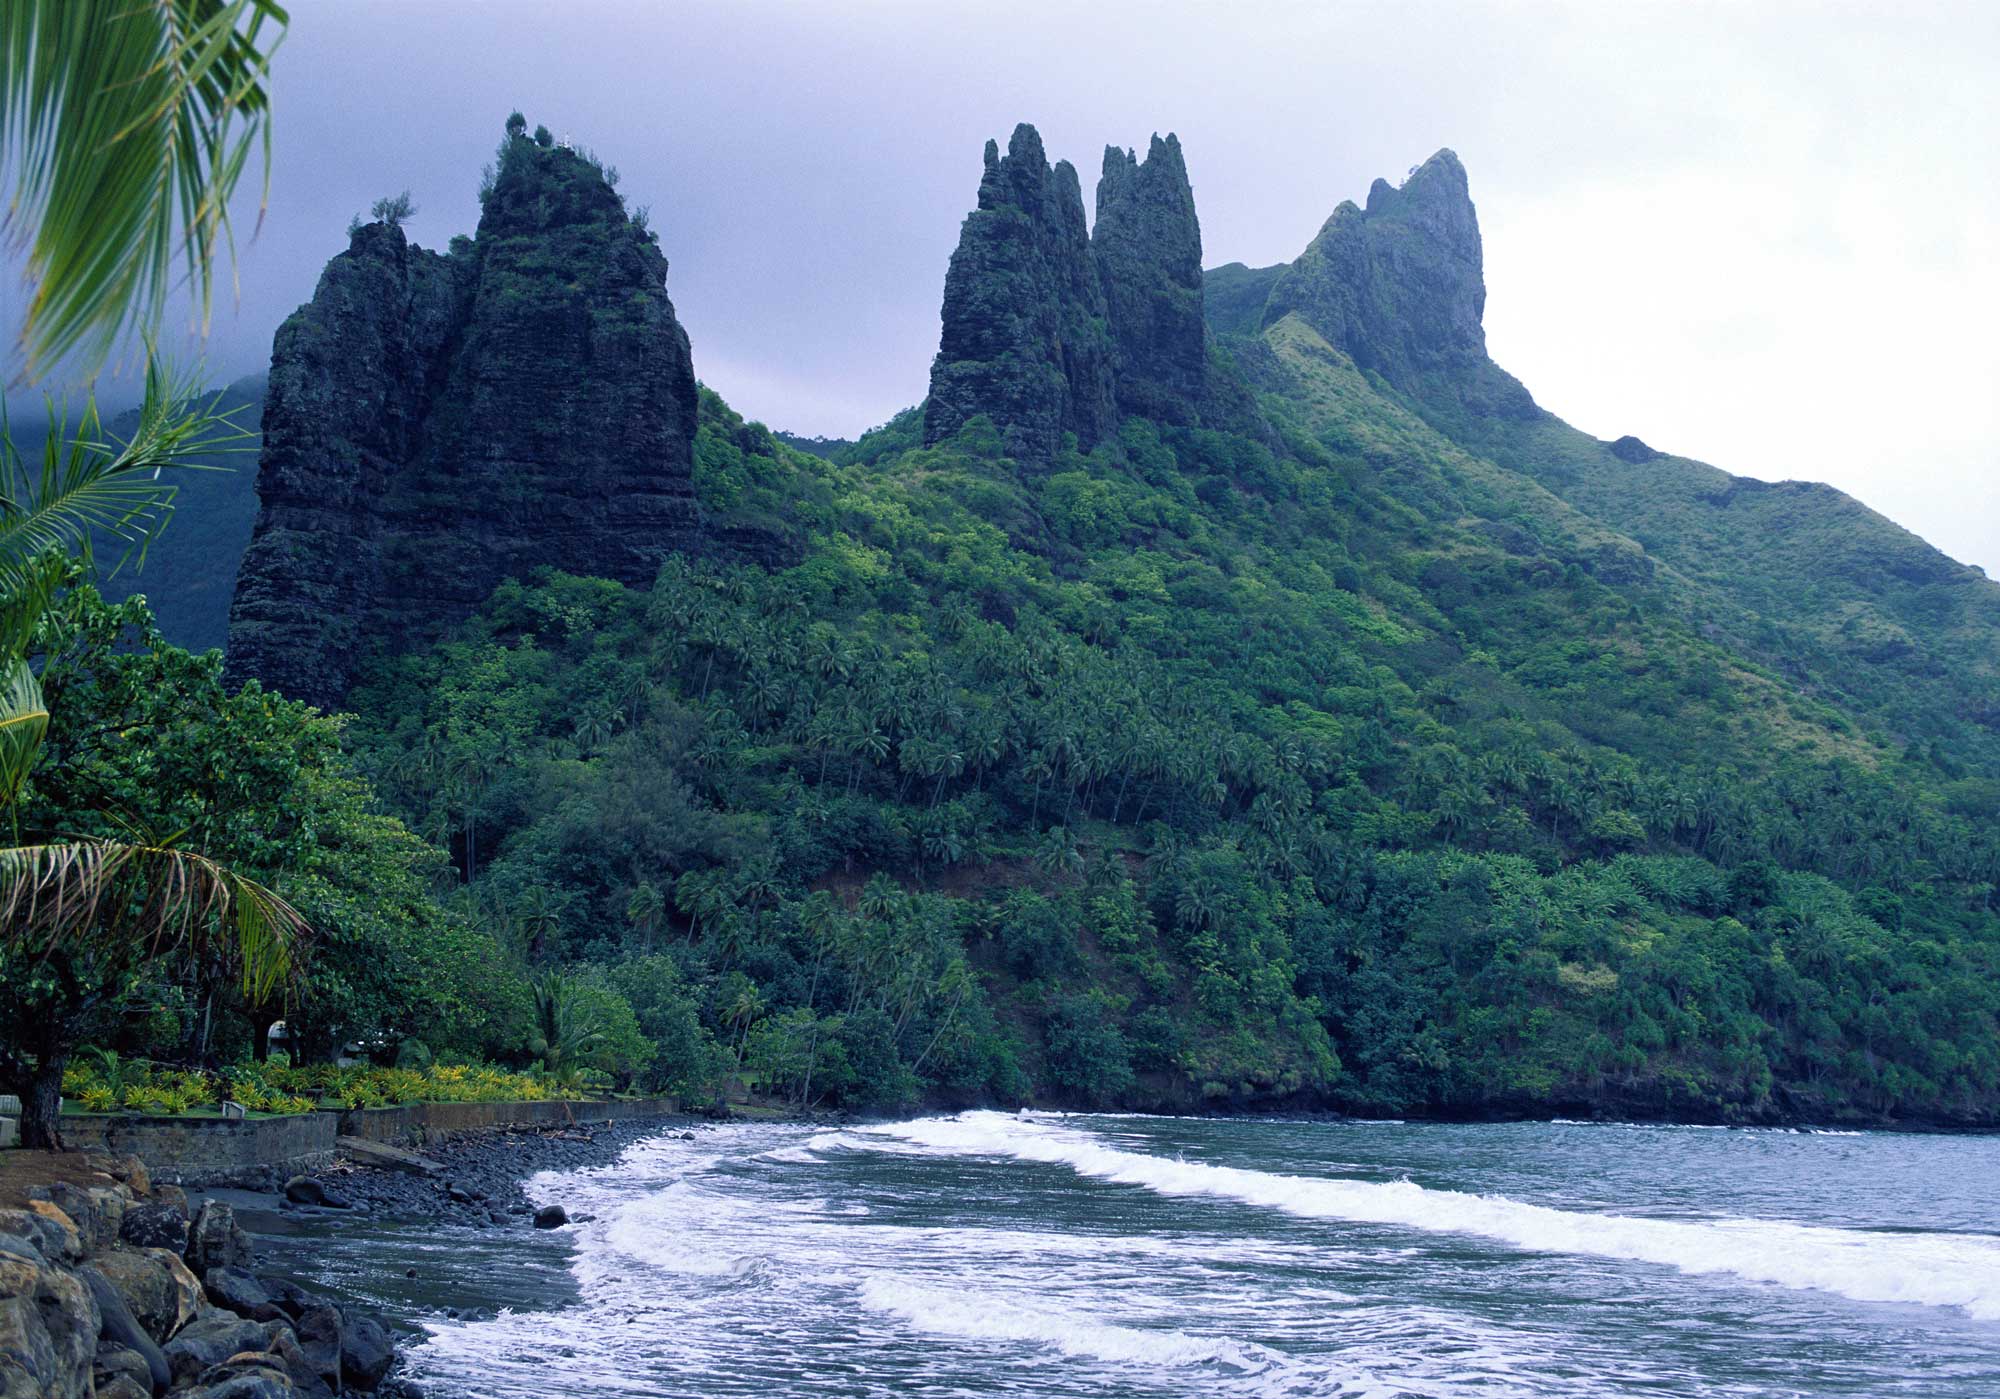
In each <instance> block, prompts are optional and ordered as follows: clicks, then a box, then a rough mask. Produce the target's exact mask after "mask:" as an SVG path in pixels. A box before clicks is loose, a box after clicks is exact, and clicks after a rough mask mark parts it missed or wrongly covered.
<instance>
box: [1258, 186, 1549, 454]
mask: <svg viewBox="0 0 2000 1399" xmlns="http://www.w3.org/2000/svg"><path fill="white" fill-rule="evenodd" d="M1485 311H1486V280H1485V275H1484V272H1483V270H1482V257H1481V251H1480V241H1479V219H1478V216H1477V215H1476V214H1475V213H1474V212H1473V207H1472V195H1471V190H1470V187H1469V185H1468V184H1467V181H1466V177H1465V167H1464V166H1463V165H1461V164H1459V160H1458V157H1457V156H1456V155H1454V154H1452V152H1450V151H1448V150H1444V151H1439V152H1438V153H1437V154H1436V155H1434V156H1432V157H1431V158H1430V159H1429V160H1427V161H1425V162H1424V163H1423V165H1421V166H1419V167H1418V168H1417V169H1416V170H1414V171H1412V172H1411V173H1410V177H1409V178H1408V179H1407V180H1405V181H1404V182H1403V185H1402V187H1401V188H1400V189H1398V188H1396V187H1394V186H1392V185H1390V184H1389V183H1388V182H1387V181H1386V180H1377V181H1376V182H1375V183H1374V185H1373V186H1372V187H1371V188H1370V189H1369V191H1368V207H1367V208H1366V209H1365V210H1364V209H1359V208H1356V207H1355V206H1354V205H1353V204H1351V203H1343V204H1342V205H1341V206H1340V207H1339V208H1337V209H1335V210H1334V211H1333V217H1331V218H1329V219H1328V220H1327V221H1326V224H1325V226H1324V227H1322V228H1321V229H1320V231H1319V236H1318V237H1316V238H1314V239H1313V241H1312V243H1311V245H1310V246H1309V247H1307V249H1306V250H1305V252H1304V253H1303V254H1302V255H1301V256H1300V257H1299V259H1298V261H1296V262H1294V263H1293V264H1292V265H1291V267H1290V268H1289V269H1287V270H1286V271H1285V272H1284V273H1283V274H1282V275H1281V276H1279V278H1278V279H1277V282H1276V284H1275V285H1274V286H1273V287H1272V289H1271V295H1270V299H1269V300H1268V301H1267V302H1266V303H1265V307H1264V323H1265V324H1266V325H1269V324H1271V323H1272V322H1274V321H1277V320H1280V319H1282V318H1283V317H1285V316H1287V315H1291V314H1294V313H1296V314H1297V315H1299V316H1300V317H1301V318H1302V319H1304V320H1305V321H1306V322H1307V323H1308V324H1310V325H1311V326H1312V327H1313V329H1315V330H1317V331H1318V332H1319V333H1320V334H1321V335H1322V336H1324V337H1325V338H1326V340H1327V341H1328V343H1330V344H1333V345H1336V346H1338V347H1340V348H1341V349H1343V350H1345V351H1347V352H1348V353H1349V354H1350V355H1352V356H1353V357H1354V361H1355V363H1356V364H1358V365H1360V366H1361V367H1362V368H1364V369H1370V370H1373V371H1375V372H1376V373H1378V374H1380V375H1381V376H1382V377H1383V378H1384V379H1386V380H1388V381H1389V382H1390V383H1391V384H1393V385H1395V386H1396V387H1397V388H1399V389H1401V390H1403V391H1404V392H1406V393H1409V394H1411V395H1412V396H1414V397H1417V398H1420V399H1424V400H1427V401H1431V402H1437V401H1439V400H1444V401H1448V402H1455V403H1457V404H1458V405H1460V406H1462V407H1464V408H1465V409H1467V410H1469V411H1472V412H1474V413H1476V414H1479V415H1482V416H1493V417H1516V418H1518V417H1531V416H1533V415H1534V414H1535V413H1536V412H1538V411H1539V410H1537V409H1536V407H1535V404H1534V400H1533V399H1532V398H1530V397H1529V396H1528V391H1527V390H1526V389H1524V388H1523V387H1521V384H1520V383H1519V381H1517V380H1516V379H1514V378H1513V376H1511V375H1509V374H1508V373H1506V372H1505V371H1504V370H1502V369H1501V368H1500V367H1499V366H1497V365H1495V364H1494V363H1493V362H1492V360H1490V359H1488V358H1487V356H1486V331H1485V328H1484V326H1483V324H1482V318H1483V316H1484V315H1485Z"/></svg>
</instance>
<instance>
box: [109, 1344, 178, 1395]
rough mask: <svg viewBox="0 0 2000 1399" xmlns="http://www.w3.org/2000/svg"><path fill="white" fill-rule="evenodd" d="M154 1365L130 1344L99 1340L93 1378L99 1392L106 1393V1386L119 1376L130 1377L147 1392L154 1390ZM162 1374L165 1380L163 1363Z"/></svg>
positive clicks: (163, 1365)
mask: <svg viewBox="0 0 2000 1399" xmlns="http://www.w3.org/2000/svg"><path fill="white" fill-rule="evenodd" d="M153 1374H154V1372H153V1365H152V1361H151V1360H149V1359H148V1358H147V1357H146V1356H144V1355H141V1354H140V1353H139V1352H138V1351H136V1350H133V1349H132V1348H131V1347H129V1346H121V1345H119V1344H118V1343H117V1342H116V1341H99V1342H98V1343H97V1358H96V1359H95V1360H94V1361H93V1362H92V1363H91V1378H92V1380H93V1381H95V1383H96V1385H97V1392H98V1393H99V1394H100V1395H101V1394H103V1393H104V1387H105V1386H106V1385H107V1384H110V1383H111V1382H112V1381H113V1380H115V1379H118V1378H121V1377H122V1378H126V1379H130V1380H131V1381H132V1382H133V1383H135V1384H137V1385H138V1386H139V1387H140V1389H141V1391H142V1392H144V1393H146V1394H151V1393H152V1392H153ZM160 1376H161V1378H162V1379H163V1380H164V1379H165V1377H166V1368H165V1364H164V1362H163V1363H162V1365H161V1370H160Z"/></svg>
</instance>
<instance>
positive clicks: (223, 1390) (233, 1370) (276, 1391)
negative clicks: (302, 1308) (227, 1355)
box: [185, 1356, 294, 1399]
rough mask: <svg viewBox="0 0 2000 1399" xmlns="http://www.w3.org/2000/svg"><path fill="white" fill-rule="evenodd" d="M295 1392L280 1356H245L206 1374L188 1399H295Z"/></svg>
mask: <svg viewBox="0 0 2000 1399" xmlns="http://www.w3.org/2000/svg"><path fill="white" fill-rule="evenodd" d="M260 1361H261V1363H260ZM293 1393H294V1391H293V1388H292V1379H291V1376H290V1375H287V1374H286V1373H285V1371H284V1367H283V1365H282V1364H281V1363H280V1362H279V1360H278V1358H277V1357H276V1356H264V1357H255V1358H253V1357H251V1356H245V1357H244V1358H243V1359H242V1360H240V1361H237V1362H235V1363H233V1364H224V1365H217V1366H215V1367H213V1368H212V1369H210V1370H207V1371H205V1372H204V1373H203V1374H202V1375H201V1376H200V1377H199V1378H198V1379H197V1380H196V1381H195V1383H194V1385H193V1387H192V1388H190V1389H188V1390H187V1391H186V1395H185V1399H292V1395H293Z"/></svg>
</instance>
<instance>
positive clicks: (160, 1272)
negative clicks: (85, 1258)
mask: <svg viewBox="0 0 2000 1399" xmlns="http://www.w3.org/2000/svg"><path fill="white" fill-rule="evenodd" d="M90 1266H91V1269H92V1270H93V1271H95V1272H96V1273H97V1274H98V1275H99V1276H101V1277H103V1278H104V1279H105V1280H106V1281H107V1282H109V1283H110V1284H111V1286H112V1287H113V1288H114V1289H115V1290H116V1291H117V1293H118V1296H119V1297H120V1299H121V1300H123V1302H124V1303H125V1305H126V1306H127V1307H128V1308H130V1309H131V1313H132V1315H133V1317H135V1318H136V1319H137V1320H138V1322H139V1324H140V1325H141V1326H143V1327H144V1328H145V1330H146V1334H147V1335H149V1336H151V1337H152V1338H153V1339H154V1340H156V1341H162V1342H164V1341H166V1340H167V1339H168V1338H169V1337H171V1336H172V1335H173V1334H174V1332H176V1331H178V1330H180V1328H181V1327H182V1326H184V1325H186V1324H187V1323H188V1322H189V1321H192V1320H193V1319H194V1316H195V1314H196V1312H198V1311H199V1310H200V1308H201V1304H202V1296H201V1284H200V1283H199V1282H197V1281H196V1280H195V1276H194V1274H193V1273H191V1272H189V1271H188V1269H187V1265H186V1264H185V1263H183V1262H182V1261H181V1257H180V1255H179V1254H177V1253H175V1252H173V1251H172V1250H171V1249H164V1248H150V1249H135V1248H114V1249H106V1250H105V1251H104V1252H103V1253H100V1254H98V1255H97V1256H96V1258H95V1259H93V1260H92V1262H91V1265H90Z"/></svg>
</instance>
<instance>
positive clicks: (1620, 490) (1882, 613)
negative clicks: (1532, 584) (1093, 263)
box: [1207, 151, 2000, 774]
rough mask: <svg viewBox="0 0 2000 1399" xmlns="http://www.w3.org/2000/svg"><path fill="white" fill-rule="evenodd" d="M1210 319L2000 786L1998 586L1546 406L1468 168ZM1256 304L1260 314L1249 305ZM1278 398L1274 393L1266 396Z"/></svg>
mask: <svg viewBox="0 0 2000 1399" xmlns="http://www.w3.org/2000/svg"><path fill="white" fill-rule="evenodd" d="M1207 285H1208V290H1209V301H1208V315H1209V320H1210V325H1211V326H1212V328H1214V329H1215V330H1216V332H1217V333H1218V334H1219V335H1222V336H1224V337H1225V344H1227V343H1229V342H1230V341H1231V340H1234V341H1235V342H1236V346H1237V348H1236V350H1235V353H1236V354H1237V355H1238V357H1239V359H1241V360H1242V361H1243V362H1244V363H1246V364H1250V365H1255V364H1256V363H1257V362H1258V356H1257V355H1256V354H1255V353H1254V352H1252V351H1250V350H1247V349H1245V348H1244V345H1243V342H1244V341H1246V340H1248V339H1250V338H1251V337H1261V338H1262V340H1263V341H1265V342H1269V343H1274V344H1280V345H1283V344H1293V345H1294V346H1295V341H1296V334H1297V332H1296V329H1287V328H1286V327H1288V326H1289V325H1292V324H1293V323H1294V322H1296V323H1302V324H1303V325H1305V326H1308V327H1310V328H1311V329H1312V330H1313V331H1314V332H1315V333H1316V334H1317V335H1318V336H1319V337H1320V338H1321V339H1322V340H1323V341H1324V342H1325V343H1326V344H1327V345H1328V346H1330V347H1333V348H1335V349H1337V350H1339V351H1340V352H1342V353H1343V354H1344V355H1345V356H1347V357H1348V359H1349V360H1350V362H1351V363H1352V364H1353V365H1354V367H1355V368H1356V369H1357V370H1358V371H1359V372H1360V373H1361V374H1363V375H1364V376H1365V377H1366V378H1367V379H1368V380H1369V382H1371V383H1372V384H1374V385H1375V387H1376V388H1377V390H1378V391H1379V393H1380V395H1381V396H1382V397H1384V398H1386V399H1389V400H1393V401H1395V402H1398V403H1401V404H1403V405H1404V406H1406V407H1407V408H1408V409H1409V410H1410V411H1412V412H1413V413H1415V414H1416V415H1417V416H1418V417H1420V418H1422V419H1423V420H1424V421H1425V422H1426V423H1428V424H1429V425H1430V426H1431V427H1433V428H1434V429H1436V430H1437V431H1438V432H1439V433H1440V434H1442V435H1443V436H1444V437H1445V438H1448V439H1449V440H1451V441H1453V442H1455V443H1456V444H1458V446H1459V447H1461V448H1463V449H1464V450H1465V451H1466V452H1467V453H1469V454H1471V455H1473V456H1476V457H1479V458H1483V459H1485V460H1486V461H1488V462H1490V463H1492V464H1493V465H1494V466H1496V467H1498V468H1501V469H1503V470H1505V471H1508V472H1511V473H1517V474H1518V475H1519V476H1521V477H1523V478H1525V479H1527V480H1529V481H1532V482H1534V483H1536V484H1538V485H1539V486H1541V487H1543V488H1545V489H1546V490H1547V491H1548V492H1550V493H1551V494H1553V495H1554V496H1556V497H1559V498H1560V499H1562V500H1564V501H1566V502H1568V503H1569V504H1570V505H1572V506H1574V507H1575V508H1576V509H1577V510H1579V511H1580V512H1582V513H1583V514H1584V515H1586V516H1589V517H1590V518H1592V519H1594V520H1596V521H1597V522H1599V523H1600V525H1601V526H1602V527H1604V528H1608V529H1609V530H1611V531H1614V532H1616V533H1617V534H1619V535H1621V536H1624V537H1626V538H1627V539H1629V540H1631V541H1633V542H1634V543H1636V544H1637V545H1638V546H1640V548H1641V549H1642V550H1643V554H1644V561H1643V563H1641V564H1640V565H1638V566H1642V567H1646V568H1650V567H1651V566H1652V565H1653V564H1654V563H1657V564H1659V565H1663V566H1665V567H1666V568H1667V569H1668V570H1670V572H1671V574H1672V580H1671V581H1673V582H1675V583H1676V584H1679V585H1685V593H1684V603H1685V605H1688V606H1691V607H1695V608H1698V609H1700V610H1701V611H1702V613H1703V617H1704V624H1705V625H1707V626H1708V627H1710V628H1711V629H1712V631H1713V633H1714V634H1715V635H1717V636H1719V637H1724V638H1726V639H1727V641H1728V643H1729V644H1730V645H1732V646H1734V647H1736V648H1737V649H1739V650H1740V651H1742V652H1743V653H1744V654H1745V655H1746V656H1748V657H1751V658H1754V659H1755V660H1756V661H1757V662H1758V663H1760V664H1762V665H1765V666H1768V667H1770V668H1771V669H1772V670H1774V671H1775V672H1777V673H1780V674H1782V675H1784V676H1786V677H1787V678H1788V679H1789V680H1790V681H1792V682H1794V683H1796V684H1798V685H1799V686H1800V687H1801V688H1802V689H1803V690H1804V691H1805V692H1806V693H1808V694H1812V695H1815V696H1817V697H1819V698H1822V699H1827V700H1832V701H1835V702H1837V703H1840V704H1843V705H1845V706H1848V707H1850V708H1851V709H1852V710H1853V711H1854V713H1855V715H1856V717H1857V718H1861V719H1862V720H1863V721H1864V722H1867V723H1870V724H1871V725H1874V726H1877V727H1878V728H1879V731H1880V732H1881V733H1882V735H1883V736H1884V737H1886V738H1888V739H1889V740H1890V741H1892V742H1895V743H1899V744H1903V745H1905V746H1912V745H1913V746H1917V747H1919V748H1920V749H1921V750H1922V751H1924V752H1926V753H1927V752H1928V751H1929V748H1928V745H1930V744H1932V743H1935V742H1937V741H1939V740H1942V741H1943V742H1944V744H1945V746H1946V748H1947V749H1948V750H1950V751H1951V752H1952V753H1953V754H1955V755H1956V757H1955V758H1948V759H1946V760H1945V763H1946V766H1947V767H1952V766H1955V765H1957V764H1959V763H1963V762H1965V761H1967V760H1970V761H1972V762H1973V763H1974V764H1976V765H1977V766H1978V768H1979V769H1980V770H1981V771H1984V772H1987V773H1989V774H2000V584H1996V583H1994V582H1993V581H1991V580H1988V579H1987V578H1986V577H1985V575H1984V574H1983V573H1981V572H1980V571H1979V570H1978V569H1976V568H1969V567H1967V566H1965V565H1962V564H1959V563H1956V562H1954V561H1953V560H1951V559H1950V558H1948V557H1946V556H1945V555H1944V554H1943V553H1941V552H1940V551H1938V550H1937V549H1934V548H1932V547H1931V546H1930V545H1929V544H1926V543H1925V542H1924V541H1923V540H1921V539H1919V538H1918V537H1917V536H1915V535H1914V534H1911V533H1910V532H1909V531H1907V530H1905V529H1903V528H1901V527H1900V526H1898V525H1896V524H1894V523H1893V522H1891V521H1889V520H1887V519H1885V518H1883V517H1882V516H1881V515H1878V514H1876V513H1875V512H1874V511H1872V510H1869V509H1868V508H1867V507H1866V506H1864V505H1862V504H1861V503H1860V502H1858V501H1856V500H1854V499H1852V498H1851V497H1848V496H1846V495H1843V494H1842V493H1841V492H1839V491H1837V490H1835V489H1833V488H1832V487H1829V486H1824V485H1818V484H1813V483H1806V482H1791V481H1788V482H1781V483H1767V482H1763V481H1758V480H1753V479H1749V478H1744V477H1738V476H1732V475H1730V474H1728V473H1726V472H1724V471H1720V470H1718V469H1716V468H1714V467H1711V466H1707V465H1705V464H1703V463H1700V462H1696V461H1691V460H1688V459H1686V458H1682V457H1675V456H1671V455H1668V454H1664V453H1660V452H1657V451H1655V450H1654V449H1653V448H1651V447H1649V446H1648V445H1647V444H1645V443H1642V442H1640V441H1638V439H1636V438H1622V439H1619V440H1618V441H1617V442H1615V443H1605V442H1600V441H1599V440H1597V439H1596V438H1593V437H1591V436H1589V435H1588V434H1586V433H1582V432H1578V431H1577V430H1576V429H1574V428H1572V427H1570V426H1569V425H1568V424H1566V423H1564V422H1562V421H1561V420H1560V419H1559V418H1556V417H1555V416H1554V415H1553V414H1550V413H1548V412H1546V411H1545V410H1543V409H1541V408H1539V407H1537V406H1536V405H1535V404H1534V401H1533V399H1532V398H1531V397H1530V396H1529V394H1528V393H1527V390H1526V389H1525V388H1523V387H1522V386H1521V384H1520V383H1519V381H1517V380H1515V379H1514V378H1513V376H1511V375H1509V374H1507V373H1506V371H1504V370H1502V369H1501V368H1500V367H1499V366H1497V365H1495V364H1494V363H1493V361H1492V360H1491V358H1490V357H1488V355H1487V353H1486V345H1485V335H1484V331H1483V328H1482V326H1481V317H1482V314H1483V310H1484V306H1485V295H1486V292H1485V282H1484V272H1483V263H1482V255H1481V244H1480V238H1479V230H1478V222H1477V218H1476V216H1475V214H1474V212H1473V208H1472V203H1471V198H1470V193H1469V187H1468V184H1467V181H1466V177H1465V172H1464V170H1463V168H1462V167H1461V166H1460V165H1459V163H1458V161H1457V158H1456V157H1454V156H1453V155H1452V154H1451V153H1450V152H1449V151H1441V152H1439V153H1438V154H1437V155H1436V156H1434V157H1432V159H1431V160H1429V161H1427V162H1425V163H1424V165H1422V166H1421V167H1419V168H1418V169H1417V170H1416V171H1415V172H1413V173H1412V175H1411V177H1410V179H1409V180H1408V181H1407V182H1406V183H1405V184H1404V185H1403V186H1402V187H1401V188H1394V187H1391V186H1389V185H1388V184H1387V183H1386V182H1384V181H1379V180H1378V181H1377V182H1376V183H1375V186H1374V188H1373V189H1372V190H1371V191H1370V193H1369V196H1368V204H1367V208H1366V209H1365V210H1364V209H1361V208H1358V207H1356V206H1355V205H1353V204H1343V205H1342V206H1341V207H1340V208H1339V209H1338V210H1336V211H1335V213H1334V215H1333V217H1332V218H1330V219H1329V220H1328V221H1327V223H1326V226H1325V227H1324V228H1323V229H1322V230H1321V231H1320V233H1319V236H1318V237H1316V238H1315V239H1314V240H1313V243H1312V245H1311V246H1310V247H1308V248H1307V250H1306V251H1305V252H1304V253H1303V254H1301V255H1300V257H1299V258H1298V260H1297V261H1296V262H1293V263H1291V264H1288V265H1285V266H1282V267H1279V268H1264V269H1260V270H1257V271H1252V270H1251V269H1248V268H1244V267H1242V266H1241V265H1240V264H1233V265H1231V266H1228V267H1222V268H1216V269H1212V270H1211V271H1209V272H1208V273H1207ZM1259 291H1263V292H1264V299H1263V302H1262V304H1261V307H1259V308H1258V309H1256V310H1255V311H1253V310H1252V308H1251V303H1252V302H1253V301H1255V300H1256V298H1257V294H1258V292H1259ZM1264 387H1266V389H1267V390H1273V391H1275V392H1276V393H1277V394H1278V395H1279V396H1280V397H1285V396H1287V394H1288V390H1287V388H1286V386H1285V385H1283V384H1268V383H1267V384H1266V385H1264Z"/></svg>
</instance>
